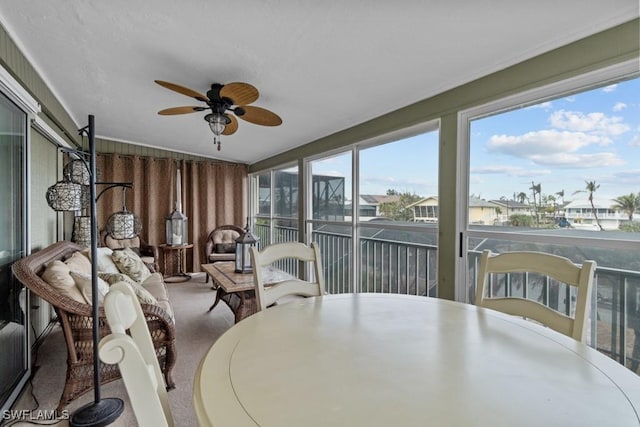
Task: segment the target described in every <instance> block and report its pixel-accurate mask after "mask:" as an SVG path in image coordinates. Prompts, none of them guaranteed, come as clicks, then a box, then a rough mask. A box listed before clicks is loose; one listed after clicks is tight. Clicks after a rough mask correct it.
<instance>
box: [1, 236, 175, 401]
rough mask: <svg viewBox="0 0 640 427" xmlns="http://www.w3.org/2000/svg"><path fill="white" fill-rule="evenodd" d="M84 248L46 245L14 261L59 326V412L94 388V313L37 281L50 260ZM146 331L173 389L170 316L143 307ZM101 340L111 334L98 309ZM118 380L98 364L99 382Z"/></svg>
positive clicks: (113, 370) (15, 269) (20, 277)
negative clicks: (63, 359) (62, 366)
mask: <svg viewBox="0 0 640 427" xmlns="http://www.w3.org/2000/svg"><path fill="white" fill-rule="evenodd" d="M82 249H83V247H81V246H78V245H76V244H74V243H71V242H67V241H61V242H57V243H54V244H53V245H50V246H48V247H47V248H45V249H43V250H41V251H38V252H36V253H34V254H32V255H30V256H28V257H26V258H22V259H20V260H18V261H16V262H15V263H14V264H13V266H12V270H13V274H14V275H15V277H16V278H17V279H18V280H19V281H20V282H21V283H22V284H23V285H24V286H26V287H27V288H29V290H30V291H31V292H33V293H34V294H36V295H38V296H39V297H40V298H42V299H43V300H45V301H47V302H48V303H49V304H51V305H52V306H53V307H54V309H55V311H56V314H57V315H58V321H59V322H60V325H61V326H62V331H63V333H64V338H65V341H66V345H67V375H66V381H65V385H64V389H63V391H62V395H61V397H60V401H59V403H58V408H57V409H58V410H59V411H61V410H62V409H64V407H65V406H67V404H69V402H71V401H72V400H74V399H76V398H77V397H79V396H80V395H82V394H84V393H86V392H87V391H89V390H92V389H93V335H92V323H93V318H92V314H93V310H92V307H91V305H89V304H82V303H79V302H76V301H75V300H73V299H72V298H69V297H66V296H62V295H61V294H60V293H58V292H57V291H56V290H55V289H54V288H52V287H51V286H50V285H49V284H48V283H47V282H45V281H44V280H43V279H41V278H40V275H41V274H42V272H43V271H44V269H45V267H46V264H48V263H49V262H50V261H53V260H64V259H66V258H67V257H69V256H70V255H71V254H72V253H73V252H75V251H79V250H82ZM142 311H143V312H144V315H145V318H146V321H147V325H148V326H149V332H150V333H151V337H152V340H153V343H154V347H155V350H156V354H157V356H158V362H159V364H160V367H161V369H162V372H163V374H164V377H165V380H166V384H167V388H169V389H171V388H174V387H175V383H174V381H173V379H172V378H171V370H172V368H173V366H174V365H175V361H176V345H175V326H174V323H173V320H172V319H171V317H170V316H169V314H168V313H167V312H166V311H165V310H164V309H162V308H160V307H159V306H156V305H147V304H142ZM99 315H100V320H99V326H100V337H103V336H105V335H107V334H109V333H110V332H111V331H110V329H109V326H108V324H107V319H106V317H105V314H104V309H103V308H102V307H100V312H99ZM118 378H120V371H119V370H118V366H117V365H108V364H104V363H100V383H101V384H104V383H108V382H110V381H113V380H115V379H118Z"/></svg>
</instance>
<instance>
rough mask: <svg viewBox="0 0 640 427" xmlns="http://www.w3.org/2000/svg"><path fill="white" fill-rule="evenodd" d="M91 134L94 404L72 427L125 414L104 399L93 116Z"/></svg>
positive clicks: (116, 402) (119, 404) (97, 425)
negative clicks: (100, 350)
mask: <svg viewBox="0 0 640 427" xmlns="http://www.w3.org/2000/svg"><path fill="white" fill-rule="evenodd" d="M84 130H87V131H88V134H89V190H90V194H91V197H90V199H91V200H90V205H89V206H90V209H89V211H90V213H89V215H90V216H91V259H92V260H94V262H92V263H91V291H92V295H91V296H92V299H91V302H92V304H93V313H92V315H93V329H92V332H93V391H94V399H93V403H90V404H88V405H85V406H83V407H81V408H79V409H78V410H77V411H76V412H74V413H73V414H72V415H71V421H70V423H69V425H70V426H71V427H88V426H92V427H102V426H107V425H109V424H111V423H112V422H114V421H115V420H116V419H117V418H118V417H119V416H120V415H121V414H122V412H123V411H124V402H123V401H122V400H121V399H118V398H109V399H100V357H99V354H98V344H99V343H100V330H99V329H100V325H99V319H100V312H99V302H98V263H97V262H96V260H97V259H98V230H97V227H96V225H97V222H98V221H97V219H96V199H97V198H96V147H95V124H94V117H93V115H89V125H88V126H87V128H83V129H82V130H81V132H83V131H84Z"/></svg>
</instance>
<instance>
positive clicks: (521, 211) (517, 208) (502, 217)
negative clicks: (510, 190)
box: [489, 199, 532, 224]
mask: <svg viewBox="0 0 640 427" xmlns="http://www.w3.org/2000/svg"><path fill="white" fill-rule="evenodd" d="M489 203H492V204H494V205H496V206H497V207H498V209H497V210H496V215H497V221H498V222H499V223H502V224H506V223H508V222H509V217H510V216H511V215H529V216H531V215H532V213H531V206H529V205H526V204H524V203H520V202H518V201H517V200H506V199H495V200H489Z"/></svg>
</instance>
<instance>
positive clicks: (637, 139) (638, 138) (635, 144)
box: [629, 135, 640, 147]
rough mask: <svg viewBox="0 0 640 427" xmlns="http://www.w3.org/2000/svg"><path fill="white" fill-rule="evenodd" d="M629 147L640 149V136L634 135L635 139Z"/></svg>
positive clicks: (632, 139)
mask: <svg viewBox="0 0 640 427" xmlns="http://www.w3.org/2000/svg"><path fill="white" fill-rule="evenodd" d="M629 146H630V147H640V135H634V136H633V138H631V141H629Z"/></svg>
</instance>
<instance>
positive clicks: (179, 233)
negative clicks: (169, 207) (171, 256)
mask: <svg viewBox="0 0 640 427" xmlns="http://www.w3.org/2000/svg"><path fill="white" fill-rule="evenodd" d="M166 230H167V245H169V246H181V245H186V244H187V217H186V216H185V215H184V214H183V213H182V212H180V211H179V210H178V209H177V208H176V209H174V210H173V212H171V214H170V215H169V216H168V217H167V223H166Z"/></svg>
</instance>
